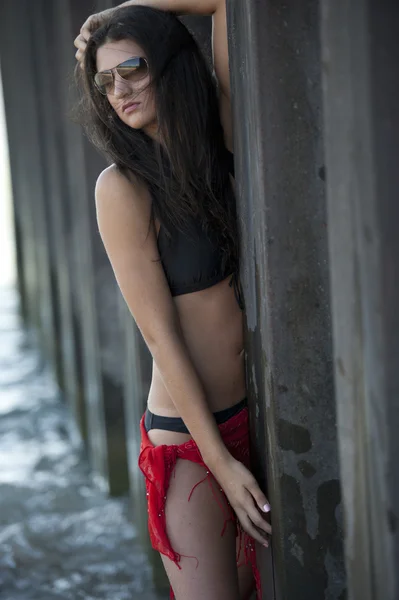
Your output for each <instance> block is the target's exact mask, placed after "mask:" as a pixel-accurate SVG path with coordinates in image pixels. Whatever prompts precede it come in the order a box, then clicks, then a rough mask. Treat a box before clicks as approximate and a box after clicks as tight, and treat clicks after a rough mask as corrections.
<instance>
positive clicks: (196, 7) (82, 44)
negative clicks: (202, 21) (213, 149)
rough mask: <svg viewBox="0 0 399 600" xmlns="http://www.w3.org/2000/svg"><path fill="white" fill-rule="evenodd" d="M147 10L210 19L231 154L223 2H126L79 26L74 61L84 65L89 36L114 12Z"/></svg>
mask: <svg viewBox="0 0 399 600" xmlns="http://www.w3.org/2000/svg"><path fill="white" fill-rule="evenodd" d="M137 5H139V6H149V7H151V8H158V9H160V10H167V11H171V12H174V13H176V14H178V15H203V16H205V15H212V22H213V27H212V48H213V65H214V69H215V74H216V78H217V80H218V83H219V90H220V92H221V93H220V116H221V121H222V125H223V129H224V132H225V141H226V145H227V147H228V148H229V150H232V145H233V134H232V122H231V107H230V73H229V51H228V42H227V24H226V1H225V0H128V1H127V2H123V3H122V4H120V5H119V6H117V7H115V8H109V9H108V10H104V11H102V12H100V13H97V14H94V15H91V16H90V17H88V19H87V20H86V21H85V23H84V24H83V25H82V28H81V30H80V34H79V35H78V36H77V38H76V39H75V42H74V44H75V47H76V48H77V52H76V54H75V56H76V59H77V60H78V61H79V62H80V63H81V64H82V65H83V61H82V59H83V56H84V52H85V48H86V44H87V40H88V39H89V37H90V35H91V33H92V32H93V31H95V30H96V29H97V28H98V27H100V26H101V25H102V24H103V23H104V22H105V21H106V20H107V19H108V18H109V17H110V16H111V15H112V14H113V13H114V12H115V11H117V10H118V9H119V8H123V7H127V6H137Z"/></svg>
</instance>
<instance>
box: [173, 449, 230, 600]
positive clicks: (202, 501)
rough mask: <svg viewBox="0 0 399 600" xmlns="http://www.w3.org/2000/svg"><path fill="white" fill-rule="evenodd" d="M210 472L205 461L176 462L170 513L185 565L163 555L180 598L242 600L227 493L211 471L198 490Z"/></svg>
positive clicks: (176, 544) (177, 595) (174, 548)
mask: <svg viewBox="0 0 399 600" xmlns="http://www.w3.org/2000/svg"><path fill="white" fill-rule="evenodd" d="M206 476H207V471H206V469H205V468H204V467H202V466H201V465H198V464H196V463H192V462H190V461H188V460H182V459H178V460H177V463H176V467H175V470H174V472H173V474H172V477H171V479H170V484H169V489H168V494H167V499H166V505H165V515H166V528H167V533H168V536H169V540H170V543H171V546H172V548H173V550H174V551H175V552H178V553H179V554H181V555H182V558H181V562H180V567H181V569H179V568H178V567H177V566H176V565H175V564H174V563H173V562H172V561H171V560H169V559H168V558H167V557H166V556H163V555H161V558H162V561H163V564H164V566H165V569H166V572H167V575H168V578H169V581H170V583H171V586H172V588H173V591H174V593H175V596H176V600H187V598H190V600H204V598H206V599H207V600H240V592H239V582H238V573H237V563H236V526H235V523H234V522H233V521H231V520H230V521H229V522H227V523H226V519H228V518H229V511H228V509H227V506H226V500H225V497H224V496H223V494H222V492H221V491H220V488H219V486H218V484H217V482H216V480H215V479H214V478H213V477H212V475H209V477H207V478H206V479H205V480H204V481H203V482H202V483H199V485H197V487H195V489H194V490H193V488H194V486H196V484H198V482H200V481H201V480H203V479H204V478H205V477H206ZM211 486H212V488H211ZM189 498H190V500H188V499H189ZM223 530H224V533H223V535H222V532H223ZM189 557H191V558H189Z"/></svg>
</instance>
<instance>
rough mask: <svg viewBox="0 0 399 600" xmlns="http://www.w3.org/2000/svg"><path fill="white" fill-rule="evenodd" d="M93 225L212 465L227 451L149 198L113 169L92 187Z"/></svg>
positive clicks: (176, 399)
mask: <svg viewBox="0 0 399 600" xmlns="http://www.w3.org/2000/svg"><path fill="white" fill-rule="evenodd" d="M95 196H96V209H97V222H98V227H99V231H100V235H101V238H102V240H103V243H104V247H105V250H106V252H107V254H108V257H109V259H110V262H111V265H112V268H113V271H114V274H115V277H116V280H117V282H118V285H119V288H120V290H121V292H122V295H123V297H124V299H125V301H126V303H127V305H128V307H129V309H130V312H131V313H132V315H133V317H134V319H135V321H136V322H137V325H138V327H139V329H140V331H141V333H142V335H143V337H144V339H145V341H146V344H147V346H148V348H149V350H150V352H151V354H152V356H153V358H154V360H155V362H156V364H157V367H158V369H159V371H160V373H161V376H162V379H163V382H164V384H165V387H166V389H167V391H168V393H169V395H170V397H171V398H172V400H173V403H174V404H175V406H176V408H177V410H178V412H179V414H180V415H181V417H182V419H183V421H184V422H185V423H186V425H187V428H188V429H189V431H190V433H191V435H192V436H193V438H194V439H195V440H196V442H197V444H198V447H199V448H200V451H201V453H203V456H204V460H208V461H209V462H212V463H213V462H216V461H217V460H218V457H220V458H225V457H226V456H227V450H226V448H225V446H224V444H223V442H222V439H221V437H220V433H219V430H218V427H217V426H216V423H215V420H214V418H213V417H212V413H211V411H210V409H209V407H208V404H207V402H206V397H205V392H204V389H203V386H202V384H201V382H200V379H199V377H198V375H197V372H196V370H195V368H194V365H193V363H192V361H191V360H190V358H189V353H188V351H187V348H186V346H185V341H184V338H183V335H182V332H181V329H180V322H179V317H178V315H177V312H176V308H175V304H174V302H173V299H172V296H171V293H170V290H169V287H168V284H167V281H166V277H165V274H164V271H163V267H162V264H161V262H160V260H159V253H158V248H157V243H156V235H155V231H154V226H153V225H152V226H151V229H150V233H149V235H148V236H147V233H148V224H149V222H150V216H151V215H150V211H151V198H150V195H149V192H148V191H147V190H146V188H145V186H144V185H143V184H138V183H137V184H136V185H134V186H133V184H132V183H130V182H129V181H128V180H127V178H126V177H124V176H123V175H121V174H120V173H119V172H118V171H117V170H116V168H115V167H109V168H108V169H105V171H103V172H102V174H101V175H100V177H99V179H98V181H97V185H96V192H95Z"/></svg>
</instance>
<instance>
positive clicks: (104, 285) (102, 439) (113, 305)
mask: <svg viewBox="0 0 399 600" xmlns="http://www.w3.org/2000/svg"><path fill="white" fill-rule="evenodd" d="M54 11H55V16H54V21H55V22H56V23H60V24H62V25H61V26H60V27H59V31H57V33H58V35H59V49H60V64H61V65H62V69H61V72H60V80H59V82H60V83H59V85H60V86H61V90H62V92H61V110H62V113H63V114H64V115H65V118H64V120H63V135H64V143H65V145H66V175H67V177H66V185H67V186H68V189H67V195H68V197H69V199H70V200H69V201H70V202H71V206H72V213H73V217H72V219H71V222H70V224H69V225H70V229H69V237H68V245H69V248H70V260H71V268H72V275H73V286H72V289H73V296H74V297H73V307H74V322H75V328H76V329H77V330H79V333H80V340H81V359H82V379H83V397H84V400H85V406H86V415H87V435H88V449H89V454H90V458H91V463H92V466H93V468H94V471H95V473H96V474H97V476H98V480H99V482H100V483H102V484H103V485H104V486H105V487H106V488H109V489H110V490H111V492H113V493H119V492H121V491H126V489H127V487H128V478H127V466H126V445H125V428H124V409H123V353H124V337H123V333H122V328H121V323H120V320H119V318H118V317H119V314H118V294H119V291H118V289H117V285H116V283H115V280H114V277H113V274H112V269H111V266H110V264H109V261H108V258H107V256H106V254H105V250H104V248H103V245H102V242H101V239H100V236H99V233H98V228H97V221H96V216H95V204H94V187H95V181H96V179H97V177H98V175H99V173H100V172H101V170H102V169H103V168H104V167H105V166H106V165H105V161H104V159H103V158H102V157H101V156H100V155H99V154H97V153H96V152H95V150H94V149H93V148H92V147H91V146H90V145H89V143H88V142H87V140H86V139H85V138H84V137H83V135H82V131H81V128H80V127H79V126H78V125H76V124H74V123H73V122H72V121H71V119H70V118H67V117H69V115H70V112H71V107H72V106H73V105H74V104H75V103H76V102H77V94H76V89H75V86H74V83H73V69H74V67H75V62H76V61H75V58H74V52H75V51H74V46H73V40H74V38H75V36H76V35H77V33H78V32H79V29H80V27H81V25H82V23H83V21H84V20H85V18H86V17H87V16H88V15H89V14H90V13H91V12H92V11H93V6H92V5H91V4H90V2H81V1H79V2H77V1H75V0H71V1H70V2H68V1H67V0H59V1H58V2H57V3H56V4H55V6H54Z"/></svg>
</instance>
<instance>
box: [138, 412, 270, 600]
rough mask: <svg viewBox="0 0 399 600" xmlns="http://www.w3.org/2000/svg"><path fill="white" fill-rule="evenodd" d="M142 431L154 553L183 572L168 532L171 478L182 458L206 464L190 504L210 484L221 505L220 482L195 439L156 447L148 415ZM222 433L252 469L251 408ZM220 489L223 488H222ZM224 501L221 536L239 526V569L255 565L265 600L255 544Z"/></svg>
mask: <svg viewBox="0 0 399 600" xmlns="http://www.w3.org/2000/svg"><path fill="white" fill-rule="evenodd" d="M140 430H141V447H140V456H139V461H138V462H139V467H140V469H141V471H142V472H143V474H144V476H145V484H146V490H147V502H148V529H149V533H150V539H151V545H152V547H153V548H154V550H157V551H158V552H161V553H162V554H164V555H165V556H168V557H169V558H170V560H172V561H173V562H174V563H175V564H176V566H177V567H178V568H179V569H181V566H180V564H179V563H180V560H181V555H180V554H178V553H177V552H175V551H174V550H173V548H172V547H171V544H170V541H169V538H168V535H167V532H166V520H165V502H166V495H167V491H168V487H169V481H170V477H171V475H172V473H173V470H174V468H175V465H176V461H177V459H178V458H181V459H184V460H191V461H192V462H195V463H197V464H199V465H202V466H203V467H205V468H206V470H207V472H206V476H205V477H204V478H203V479H201V480H200V481H199V482H198V483H197V484H196V485H195V486H194V487H193V489H192V491H191V493H190V495H189V497H188V498H187V500H188V501H189V500H190V498H191V496H192V494H193V493H194V492H195V488H196V487H197V486H198V485H199V484H201V483H203V482H205V481H207V482H208V484H209V486H210V488H211V490H212V492H213V494H214V497H215V500H216V501H217V502H219V500H218V498H217V496H216V494H215V490H214V487H213V486H214V485H217V484H216V480H215V479H214V477H213V475H212V474H211V473H210V471H209V469H208V468H207V466H206V464H205V463H204V461H203V460H202V457H201V453H200V451H199V449H198V446H197V444H196V443H195V442H194V440H190V441H188V442H186V443H184V444H180V445H173V446H166V445H161V446H153V445H152V443H151V442H150V440H149V439H148V435H147V432H146V430H145V427H144V415H143V418H142V419H141V421H140ZM219 430H220V433H221V436H222V439H223V441H224V443H225V445H226V447H227V449H228V450H229V451H230V453H231V454H232V456H233V457H234V458H235V459H236V460H239V461H240V462H242V463H243V464H244V465H245V466H246V467H247V468H249V466H250V465H249V427H248V409H247V408H243V409H242V410H241V411H240V412H239V413H237V414H236V415H234V416H233V417H231V419H229V420H228V421H226V422H225V423H222V424H221V425H219ZM217 487H218V489H220V488H219V486H217ZM223 495H224V494H223ZM224 499H225V505H224V506H222V505H220V502H219V505H220V508H221V510H222V511H223V514H224V517H225V521H224V525H223V529H222V531H221V535H223V534H224V532H225V529H226V526H227V523H228V522H229V521H232V522H234V523H235V524H236V528H237V536H239V537H240V544H239V546H240V549H241V548H243V549H244V552H243V553H242V552H240V555H239V556H237V567H239V566H241V565H243V564H250V565H251V567H252V571H253V574H254V578H255V583H256V593H257V596H256V597H257V600H261V585H260V575H259V570H258V568H257V566H256V550H255V541H254V540H253V538H252V537H250V536H249V535H248V534H247V533H246V532H244V531H243V529H242V527H241V525H240V522H239V521H238V519H237V517H236V515H235V513H234V511H233V509H232V507H231V506H230V504H229V502H228V500H227V497H226V496H225V495H224ZM241 554H243V556H241ZM170 597H171V599H173V598H174V594H173V590H172V588H171V592H170Z"/></svg>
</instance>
